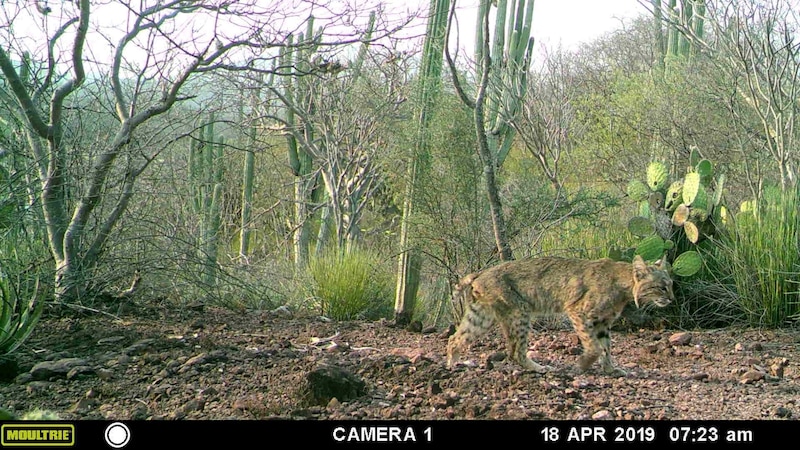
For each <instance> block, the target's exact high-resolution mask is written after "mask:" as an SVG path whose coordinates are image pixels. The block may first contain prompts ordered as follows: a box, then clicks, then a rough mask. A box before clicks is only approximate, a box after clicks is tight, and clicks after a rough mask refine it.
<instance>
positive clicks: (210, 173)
mask: <svg viewBox="0 0 800 450" xmlns="http://www.w3.org/2000/svg"><path fill="white" fill-rule="evenodd" d="M224 145H225V140H224V138H223V137H221V136H220V137H215V136H214V116H213V114H212V115H211V118H210V120H209V122H208V123H207V124H205V125H204V126H203V127H202V128H201V129H200V139H194V140H192V142H191V145H190V148H189V185H190V187H191V189H192V206H193V209H194V211H195V213H196V214H198V215H199V216H200V242H199V247H200V257H201V259H202V261H203V280H204V282H205V283H207V284H208V285H214V284H216V278H217V252H218V248H217V247H218V240H219V239H218V235H219V229H220V225H221V223H222V218H221V211H222V208H221V206H222V192H223V183H222V175H223V165H222V157H223V148H224Z"/></svg>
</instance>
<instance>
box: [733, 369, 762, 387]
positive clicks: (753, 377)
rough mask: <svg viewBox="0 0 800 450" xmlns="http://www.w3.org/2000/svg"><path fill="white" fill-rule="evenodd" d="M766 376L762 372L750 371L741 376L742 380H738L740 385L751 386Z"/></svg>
mask: <svg viewBox="0 0 800 450" xmlns="http://www.w3.org/2000/svg"><path fill="white" fill-rule="evenodd" d="M765 375H766V374H765V373H764V372H760V371H758V370H755V369H750V370H748V371H747V372H745V373H744V375H742V378H741V379H740V380H739V382H740V383H742V384H752V383H755V382H756V381H760V380H763V379H764V376H765Z"/></svg>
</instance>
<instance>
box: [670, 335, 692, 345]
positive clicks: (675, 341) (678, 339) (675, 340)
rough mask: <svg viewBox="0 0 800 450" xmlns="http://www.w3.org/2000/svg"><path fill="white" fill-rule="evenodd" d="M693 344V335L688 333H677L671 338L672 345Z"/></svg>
mask: <svg viewBox="0 0 800 450" xmlns="http://www.w3.org/2000/svg"><path fill="white" fill-rule="evenodd" d="M690 342H692V335H691V334H689V333H687V332H680V333H675V334H673V335H672V336H670V337H669V343H670V345H676V346H678V345H689V343H690Z"/></svg>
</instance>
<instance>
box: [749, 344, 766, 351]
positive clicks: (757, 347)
mask: <svg viewBox="0 0 800 450" xmlns="http://www.w3.org/2000/svg"><path fill="white" fill-rule="evenodd" d="M747 349H748V350H751V351H754V352H760V351H761V350H764V346H763V345H761V343H760V342H754V343H752V344H750V345H748V346H747Z"/></svg>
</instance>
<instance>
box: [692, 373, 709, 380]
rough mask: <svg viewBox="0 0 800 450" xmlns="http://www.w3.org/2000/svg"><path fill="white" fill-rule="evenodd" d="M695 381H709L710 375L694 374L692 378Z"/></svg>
mask: <svg viewBox="0 0 800 450" xmlns="http://www.w3.org/2000/svg"><path fill="white" fill-rule="evenodd" d="M691 378H692V379H693V380H697V381H702V380H707V379H708V374H707V373H705V372H696V373H693V374H692V377H691Z"/></svg>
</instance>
